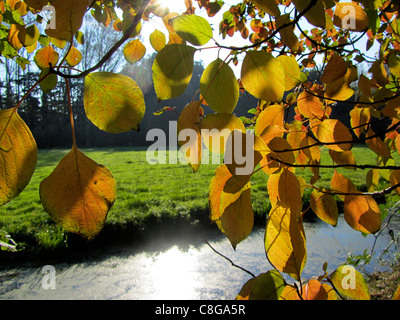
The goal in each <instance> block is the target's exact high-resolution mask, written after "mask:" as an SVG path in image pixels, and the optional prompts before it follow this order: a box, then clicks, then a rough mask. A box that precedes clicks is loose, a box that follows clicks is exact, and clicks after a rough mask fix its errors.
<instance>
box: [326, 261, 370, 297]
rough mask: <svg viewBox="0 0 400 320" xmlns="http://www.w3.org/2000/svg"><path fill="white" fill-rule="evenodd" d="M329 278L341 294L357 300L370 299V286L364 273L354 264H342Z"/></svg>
mask: <svg viewBox="0 0 400 320" xmlns="http://www.w3.org/2000/svg"><path fill="white" fill-rule="evenodd" d="M329 279H330V280H331V282H332V283H333V285H334V286H335V288H336V290H337V291H339V292H340V294H342V295H344V296H346V297H348V298H351V299H355V300H370V298H371V297H370V295H369V290H368V286H367V284H366V282H365V280H364V277H363V276H362V274H361V273H360V272H359V271H357V270H356V269H355V268H354V267H353V266H348V265H344V266H340V267H338V268H337V269H336V270H335V271H334V272H332V274H330V275H329Z"/></svg>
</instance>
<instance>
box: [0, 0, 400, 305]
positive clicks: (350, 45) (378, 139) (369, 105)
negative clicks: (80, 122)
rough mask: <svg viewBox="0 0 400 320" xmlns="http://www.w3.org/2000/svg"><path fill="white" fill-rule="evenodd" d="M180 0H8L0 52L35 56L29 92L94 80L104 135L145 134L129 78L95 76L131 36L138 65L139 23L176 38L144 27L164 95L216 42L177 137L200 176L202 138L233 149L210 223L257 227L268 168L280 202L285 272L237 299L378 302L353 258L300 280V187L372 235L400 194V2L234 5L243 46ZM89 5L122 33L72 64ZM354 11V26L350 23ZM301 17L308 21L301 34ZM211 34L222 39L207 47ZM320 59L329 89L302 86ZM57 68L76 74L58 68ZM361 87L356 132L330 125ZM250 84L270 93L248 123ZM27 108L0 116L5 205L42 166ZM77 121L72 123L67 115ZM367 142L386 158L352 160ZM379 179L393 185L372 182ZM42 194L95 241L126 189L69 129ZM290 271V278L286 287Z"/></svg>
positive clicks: (276, 212)
mask: <svg viewBox="0 0 400 320" xmlns="http://www.w3.org/2000/svg"><path fill="white" fill-rule="evenodd" d="M49 3H50V4H51V5H52V6H53V7H54V8H55V12H56V14H57V19H56V27H55V28H52V29H46V30H45V34H41V33H40V32H39V30H38V28H37V27H36V26H35V22H34V23H32V22H29V23H28V22H27V21H29V19H28V18H27V17H32V16H34V17H36V20H35V21H41V19H42V18H41V16H40V14H41V10H42V8H43V7H44V6H45V5H47V4H49ZM185 4H186V8H187V10H186V12H184V13H183V14H181V15H180V14H177V13H172V12H169V11H168V9H167V8H165V7H163V6H162V5H161V3H159V2H158V1H157V0H152V1H146V0H144V1H138V0H137V1H133V0H131V1H113V0H99V1H89V0H84V1H82V0H70V1H62V0H53V1H46V0H29V1H28V0H25V1H20V0H6V1H5V2H3V3H1V4H0V11H1V13H2V20H1V21H2V24H1V30H2V35H3V37H2V56H3V57H5V58H8V59H11V58H13V59H16V60H17V61H19V62H20V64H21V67H23V65H24V64H27V63H31V62H30V61H26V60H23V59H22V58H21V57H20V56H19V55H18V51H19V50H21V49H22V48H25V50H30V51H31V52H34V51H35V50H36V55H35V59H34V63H36V65H37V67H38V68H40V69H41V70H43V74H42V76H41V78H40V79H39V81H38V82H37V84H36V85H35V86H37V85H39V84H40V85H41V86H42V88H44V89H45V90H51V88H52V83H54V81H57V79H58V77H61V78H63V79H64V81H65V85H66V86H67V89H68V79H69V78H79V77H85V88H84V89H85V90H84V108H85V112H86V115H87V117H88V118H89V119H90V120H91V121H92V122H93V123H94V124H95V125H96V126H97V127H98V128H100V129H102V130H104V131H107V132H111V133H118V132H126V131H129V130H138V129H139V126H140V122H141V120H142V118H143V114H144V111H145V105H144V99H143V94H142V92H141V90H140V88H139V86H138V85H137V84H136V83H135V82H134V81H133V80H131V79H130V78H128V77H125V76H122V75H118V74H113V73H106V72H96V70H97V69H98V68H99V67H100V66H101V65H102V64H103V63H104V62H105V61H107V59H109V58H110V57H111V56H112V54H113V53H114V52H115V50H117V49H118V48H119V47H121V46H122V45H124V55H125V58H126V59H127V61H128V62H130V63H135V62H136V61H138V60H140V59H141V58H142V57H143V56H144V55H145V52H146V48H145V46H144V45H143V43H142V42H141V41H140V38H139V37H138V36H139V35H140V32H141V27H142V23H146V22H147V21H150V20H153V19H161V21H162V23H161V24H160V25H162V26H163V27H164V29H165V30H166V33H165V31H164V32H163V31H162V30H155V31H154V32H153V33H151V34H150V35H149V40H150V43H151V45H152V47H153V48H154V50H156V51H157V56H156V58H155V61H154V65H153V68H152V71H153V81H154V87H155V91H156V94H157V97H158V99H159V100H160V101H162V100H168V99H172V98H174V97H177V96H179V95H181V94H182V93H183V92H184V91H185V89H186V88H187V86H188V84H189V82H190V80H191V77H192V73H193V63H194V56H195V54H196V53H198V52H200V51H202V50H205V49H213V48H214V49H222V48H224V49H229V50H230V53H229V55H228V56H227V57H226V58H224V59H222V58H220V57H219V56H218V57H217V58H216V59H215V61H213V62H212V63H210V64H209V65H208V66H207V67H206V69H205V71H204V73H203V75H202V77H201V81H200V88H199V96H197V94H196V96H195V97H193V100H192V101H191V102H190V103H188V104H187V106H186V107H185V108H184V109H183V110H182V112H181V113H180V115H179V119H178V136H180V133H182V136H183V135H184V132H185V129H191V132H195V137H194V138H193V137H192V136H190V137H184V139H180V140H179V143H180V146H181V149H182V151H183V153H184V155H185V157H186V159H187V161H188V163H189V165H190V167H191V168H192V170H193V171H194V172H196V171H197V170H199V168H200V166H201V158H202V150H203V148H202V146H203V144H204V145H205V146H206V147H207V148H209V150H211V151H212V152H214V153H219V154H223V155H224V159H225V161H224V164H222V165H220V166H219V167H218V168H217V170H216V172H215V176H214V177H213V179H212V180H211V182H210V189H209V203H210V219H211V221H213V222H215V223H216V224H217V226H218V227H219V228H220V229H221V231H222V232H223V233H224V234H225V235H226V236H227V238H228V239H229V241H230V242H231V244H232V246H233V248H236V246H237V245H238V244H239V243H240V242H241V241H243V240H244V239H245V238H247V236H248V235H249V234H250V233H251V231H252V228H253V223H254V217H253V210H252V205H251V177H252V176H253V174H254V173H255V172H257V171H259V170H263V171H264V172H265V173H266V174H267V175H268V176H269V179H268V185H267V190H268V196H269V199H270V201H271V204H272V209H271V211H270V212H269V214H268V220H267V224H266V230H265V251H266V256H267V259H268V260H269V262H270V263H271V264H272V265H273V266H274V268H275V270H273V271H268V272H267V273H264V274H261V275H259V276H258V277H255V278H254V279H251V280H250V281H249V282H247V283H246V284H245V285H244V287H243V289H242V290H241V292H240V293H239V295H238V298H244V299H248V298H249V299H253V298H254V299H276V298H280V299H336V298H337V297H338V296H340V297H343V296H346V297H350V298H354V299H366V298H369V294H368V289H367V287H366V285H365V282H364V280H363V278H362V275H361V274H360V273H357V274H356V289H344V288H343V287H342V283H343V279H344V277H345V275H346V274H345V273H344V272H343V270H342V268H343V266H342V267H339V268H338V269H336V270H335V271H334V272H333V273H331V274H328V272H327V266H326V265H324V267H323V270H324V274H323V275H322V276H319V277H318V278H317V279H312V280H309V281H308V282H307V283H303V279H302V277H301V275H302V271H303V269H304V266H305V264H306V260H307V246H306V234H305V232H304V228H303V221H302V220H303V215H304V212H305V211H303V207H302V197H303V194H304V190H305V189H306V188H311V189H312V190H313V191H312V193H311V197H310V205H311V208H312V209H313V211H314V212H315V213H316V214H317V216H318V217H319V218H320V219H321V220H323V221H324V222H326V223H328V224H330V225H332V226H336V224H337V222H338V207H337V198H339V199H340V200H341V201H343V202H344V218H345V221H346V222H347V223H348V224H349V226H350V227H352V228H353V229H355V230H356V231H359V232H363V233H366V234H374V233H376V232H378V231H379V230H380V229H381V224H382V214H381V212H380V209H379V207H378V205H377V203H376V201H375V199H374V195H376V194H383V193H389V192H392V191H394V192H397V193H399V194H400V167H397V166H396V165H395V163H394V160H393V158H392V153H393V152H400V140H399V139H400V138H399V134H398V130H397V129H398V121H399V115H400V112H399V108H398V106H399V103H400V96H399V83H398V81H399V80H398V77H400V71H399V64H400V58H399V52H400V46H399V44H400V30H399V28H400V23H399V21H400V18H399V7H398V4H396V3H394V2H391V1H384V0H363V1H361V0H360V1H352V2H338V1H336V0H253V1H249V0H244V1H243V2H241V3H239V4H237V5H235V6H232V7H231V8H230V9H229V10H228V11H226V12H225V13H224V14H223V18H222V21H221V22H220V24H219V33H220V36H221V38H222V40H223V39H225V38H226V37H227V36H229V37H233V36H235V33H236V32H238V33H240V35H241V37H242V38H243V39H245V40H248V41H249V44H248V45H245V46H242V47H238V46H224V45H223V44H222V43H219V42H218V41H217V40H216V39H214V32H213V29H212V27H211V25H210V23H209V21H208V19H206V18H204V17H202V16H201V15H199V14H197V13H196V7H195V3H194V2H193V1H190V0H189V1H188V0H186V1H185ZM197 6H198V7H199V8H200V9H205V11H206V13H207V15H208V17H209V18H212V17H213V16H215V15H216V13H217V12H218V11H220V10H221V9H222V8H223V7H224V2H223V1H210V0H197ZM117 9H118V10H117ZM89 11H90V12H91V14H92V15H93V16H94V17H95V18H96V20H97V21H98V22H99V23H102V24H104V25H112V26H113V27H114V29H115V30H117V31H120V32H121V34H122V37H121V40H120V41H118V42H117V43H115V45H114V46H113V47H111V48H110V50H109V52H108V53H107V54H106V55H105V56H104V57H103V59H101V60H100V61H99V62H98V63H97V64H96V65H94V66H93V67H92V68H90V69H88V70H84V71H80V70H77V69H75V68H76V66H78V65H79V61H80V52H79V49H78V48H77V47H78V46H79V43H82V41H84V39H82V36H81V34H80V32H79V29H80V27H81V25H82V20H83V17H84V15H85V14H86V13H87V12H89ZM203 11H204V10H203ZM117 12H118V13H119V12H122V14H121V15H120V14H117ZM349 13H350V17H351V19H350V21H347V20H348V18H349ZM344 21H347V24H346V25H344ZM305 24H309V25H310V26H311V27H310V28H308V29H307V30H303V28H304V27H303V26H304V25H305ZM166 35H167V36H168V37H169V39H168V42H167V37H166ZM364 37H367V39H368V41H367V48H366V49H369V48H370V47H371V46H372V45H373V44H378V45H379V46H380V50H379V53H378V56H377V57H374V58H371V57H368V56H367V55H366V53H365V50H362V49H360V48H357V46H356V45H357V44H358V43H359V41H360V39H362V38H364ZM211 40H213V41H214V42H215V43H214V44H213V45H212V46H209V47H207V45H209V43H210V42H211ZM39 44H40V45H41V46H42V48H40V49H38V48H37V46H39ZM62 45H68V46H69V47H68V48H69V49H68V51H67V53H66V55H65V56H64V57H62V58H61V59H60V58H59V56H58V54H57V52H56V51H55V50H54V47H59V46H62ZM318 57H321V59H322V60H323V65H322V68H321V71H320V72H321V82H317V83H311V82H308V81H307V76H306V73H305V68H307V67H311V66H315V65H316V59H317V58H318ZM239 61H241V62H242V63H241V66H240V68H241V70H240V79H237V77H236V75H235V73H234V71H233V69H232V68H231V66H230V63H232V64H233V65H236V66H238V65H239ZM360 62H367V63H370V70H369V74H366V75H360V76H359V73H358V70H357V63H360ZM65 63H66V64H65ZM63 70H71V71H74V73H73V74H71V73H63ZM356 81H358V88H359V90H358V92H357V99H356V102H355V103H354V108H353V110H352V111H351V113H350V116H351V128H348V127H346V126H345V125H344V124H343V123H342V122H341V121H339V120H337V119H334V118H331V112H332V110H333V108H335V105H336V102H338V101H345V100H347V99H349V98H350V97H352V96H353V95H354V94H355V93H356V92H355V91H354V89H353V88H352V87H351V84H353V83H355V82H356ZM243 91H246V92H247V93H249V94H251V95H252V96H254V97H256V98H257V99H259V101H260V103H259V106H258V108H257V109H256V110H255V112H254V119H251V120H250V121H246V122H245V123H244V122H243V121H242V119H239V118H238V117H236V116H235V115H234V110H235V107H236V105H237V103H238V100H239V97H240V94H241V92H243ZM29 93H30V92H27V93H26V95H25V96H24V97H23V98H22V99H21V102H22V101H23V100H24V99H25V98H26V96H27V95H28V94H29ZM21 102H20V103H21ZM20 103H19V104H17V105H16V106H15V107H13V108H10V109H8V110H3V111H0V153H1V155H2V157H1V160H0V161H1V166H2V167H3V168H4V171H3V172H2V174H1V177H0V183H1V185H0V204H1V205H3V204H5V203H7V202H8V201H10V200H12V199H13V198H15V197H16V196H17V195H18V194H19V193H20V192H21V191H22V190H23V189H24V187H25V186H26V185H27V184H28V183H29V180H30V178H31V176H32V174H33V172H34V170H35V166H36V159H37V148H36V144H35V140H34V138H33V136H32V134H31V132H30V130H29V128H28V127H27V126H26V125H25V123H24V122H23V121H22V119H21V118H20V117H19V116H18V107H19V105H20ZM202 105H208V106H209V107H210V108H211V109H212V110H213V112H214V113H212V114H207V115H205V114H204V110H203V108H202ZM70 109H71V108H70ZM167 109H168V108H167ZM290 109H292V110H294V113H295V117H294V120H293V121H291V122H288V120H287V119H288V118H287V114H288V111H289V110H290ZM160 112H163V110H161V111H160ZM70 114H71V126H72V128H74V122H73V114H72V110H70ZM387 119H389V120H390V125H389V126H388V127H387V129H386V130H385V131H384V132H374V131H373V124H375V123H378V122H383V121H384V120H387ZM249 123H250V124H251V125H252V126H254V133H251V132H249V131H247V130H246V125H248V124H249ZM204 129H208V130H204ZM213 129H216V130H213ZM218 141H220V142H221V141H222V143H217V142H218ZM250 141H254V144H252V143H250ZM228 142H231V143H228ZM360 142H365V143H366V145H367V146H368V147H369V148H370V149H371V150H372V151H373V152H375V153H376V155H377V159H376V162H373V163H371V164H367V165H362V166H361V165H358V164H357V163H356V161H357V159H355V157H354V155H353V153H352V147H353V145H354V144H355V143H360ZM321 147H324V148H327V149H329V155H330V157H331V159H332V164H331V165H325V164H322V163H321V150H320V149H321ZM238 149H239V150H238ZM233 154H235V155H236V154H241V155H245V157H246V159H251V163H250V167H251V170H250V172H247V173H245V174H243V173H239V172H244V171H243V170H241V169H243V168H244V166H245V165H247V164H248V163H245V164H244V163H243V161H241V160H242V159H238V158H237V157H233ZM326 167H329V168H335V172H334V175H333V177H332V181H331V185H330V188H329V189H327V188H322V187H320V186H319V185H318V180H319V170H322V169H323V168H326ZM306 168H309V169H310V170H311V171H312V173H313V176H312V177H311V179H310V181H308V182H307V181H305V180H304V179H303V178H301V177H300V176H298V175H296V170H304V169H306ZM339 168H346V169H363V170H365V169H369V170H370V171H368V173H367V175H366V180H367V185H368V188H369V192H368V193H363V192H361V191H360V190H358V188H357V187H356V186H355V185H354V184H353V182H352V181H351V180H350V179H349V178H347V177H346V176H345V175H344V174H342V173H341V172H339V171H340V170H336V169H339ZM380 176H381V177H383V178H384V179H386V180H387V182H388V184H390V187H388V188H387V189H384V190H378V191H375V187H376V185H377V183H376V181H377V180H378V179H379V177H380ZM40 196H41V200H42V203H43V206H44V208H45V209H46V210H47V211H48V212H49V214H50V215H51V217H52V218H53V219H54V221H56V222H57V223H59V224H60V225H62V226H63V227H64V228H65V229H67V230H68V231H71V232H75V233H78V234H80V235H82V236H83V237H84V238H86V239H89V240H90V239H93V238H94V237H95V236H96V235H97V234H98V233H99V232H100V230H101V228H102V227H103V225H104V221H105V219H106V216H107V213H108V211H109V210H110V208H111V206H112V205H113V203H114V201H115V199H116V182H115V180H114V178H113V176H112V174H111V172H110V171H109V170H108V169H107V168H105V167H103V166H101V165H98V164H96V163H95V162H94V161H92V160H91V159H89V158H88V157H86V156H85V155H84V154H83V153H82V152H81V151H80V150H79V149H78V148H77V146H76V143H75V138H74V130H73V147H72V150H71V152H70V153H68V155H67V156H65V157H64V158H63V159H62V160H61V161H60V163H59V164H58V166H57V167H56V168H55V170H54V172H53V173H52V174H51V175H50V176H49V177H47V178H46V179H44V180H43V182H42V183H41V185H40ZM282 273H284V274H286V275H288V276H290V277H291V278H293V280H295V281H296V282H294V284H288V283H287V282H286V281H285V280H284V278H283V275H282Z"/></svg>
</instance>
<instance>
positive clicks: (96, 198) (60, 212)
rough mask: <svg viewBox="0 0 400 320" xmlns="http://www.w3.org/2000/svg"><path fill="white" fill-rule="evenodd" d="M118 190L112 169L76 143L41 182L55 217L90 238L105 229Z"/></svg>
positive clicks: (43, 197) (45, 200)
mask: <svg viewBox="0 0 400 320" xmlns="http://www.w3.org/2000/svg"><path fill="white" fill-rule="evenodd" d="M116 192H117V185H116V181H115V179H114V177H113V175H112V174H111V172H110V171H109V170H108V169H107V168H106V167H104V166H101V165H98V164H97V163H95V162H94V161H93V160H91V159H90V158H88V157H87V156H85V155H84V154H83V153H82V152H81V151H80V150H78V149H77V148H76V147H74V148H73V149H72V150H71V151H70V152H69V153H68V154H67V155H66V156H65V157H64V158H63V159H62V160H61V161H60V163H59V164H58V165H57V167H56V168H55V169H54V171H53V172H52V173H51V174H50V175H49V176H48V177H47V178H45V179H44V180H43V181H42V182H41V184H40V199H41V201H42V204H43V207H44V209H45V210H46V211H47V212H48V213H49V214H50V216H51V218H52V219H53V220H54V221H55V222H56V223H58V224H60V225H61V226H62V227H63V228H65V229H66V230H67V231H69V232H73V233H76V234H79V235H80V236H82V237H83V238H85V239H87V240H92V239H94V238H95V237H96V236H97V234H98V233H99V232H100V231H101V230H102V228H103V226H104V223H105V220H106V218H107V214H108V212H109V210H110V209H111V207H112V206H113V204H114V201H115V199H116Z"/></svg>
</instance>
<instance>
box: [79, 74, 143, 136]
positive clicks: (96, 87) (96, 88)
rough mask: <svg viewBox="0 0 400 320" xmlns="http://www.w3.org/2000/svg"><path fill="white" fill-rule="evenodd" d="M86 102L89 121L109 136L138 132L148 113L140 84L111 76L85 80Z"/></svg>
mask: <svg viewBox="0 0 400 320" xmlns="http://www.w3.org/2000/svg"><path fill="white" fill-rule="evenodd" d="M83 102H84V107H85V112H86V115H87V117H88V118H89V120H90V121H92V122H93V124H94V125H96V126H97V127H98V128H99V129H101V130H103V131H107V132H110V133H120V132H128V131H131V130H137V131H138V130H139V128H140V122H141V121H142V119H143V116H144V113H145V103H144V97H143V93H142V91H141V90H140V88H139V86H138V85H137V83H136V82H135V81H134V80H132V79H131V78H129V77H128V76H124V75H122V74H115V73H111V72H96V73H91V74H89V75H87V76H86V77H85V86H84V96H83Z"/></svg>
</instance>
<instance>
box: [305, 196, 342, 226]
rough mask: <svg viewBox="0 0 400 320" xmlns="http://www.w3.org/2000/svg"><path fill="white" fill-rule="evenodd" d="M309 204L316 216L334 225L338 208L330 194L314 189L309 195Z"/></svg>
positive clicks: (336, 220)
mask: <svg viewBox="0 0 400 320" xmlns="http://www.w3.org/2000/svg"><path fill="white" fill-rule="evenodd" d="M310 205H311V208H312V210H313V211H314V213H315V214H316V215H317V217H318V218H320V219H321V220H322V221H324V222H326V223H328V224H330V225H332V226H334V227H336V225H337V222H338V208H337V204H336V200H335V199H334V198H333V197H332V196H331V195H330V194H327V193H324V192H320V191H318V190H314V191H313V192H312V193H311V195H310Z"/></svg>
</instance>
